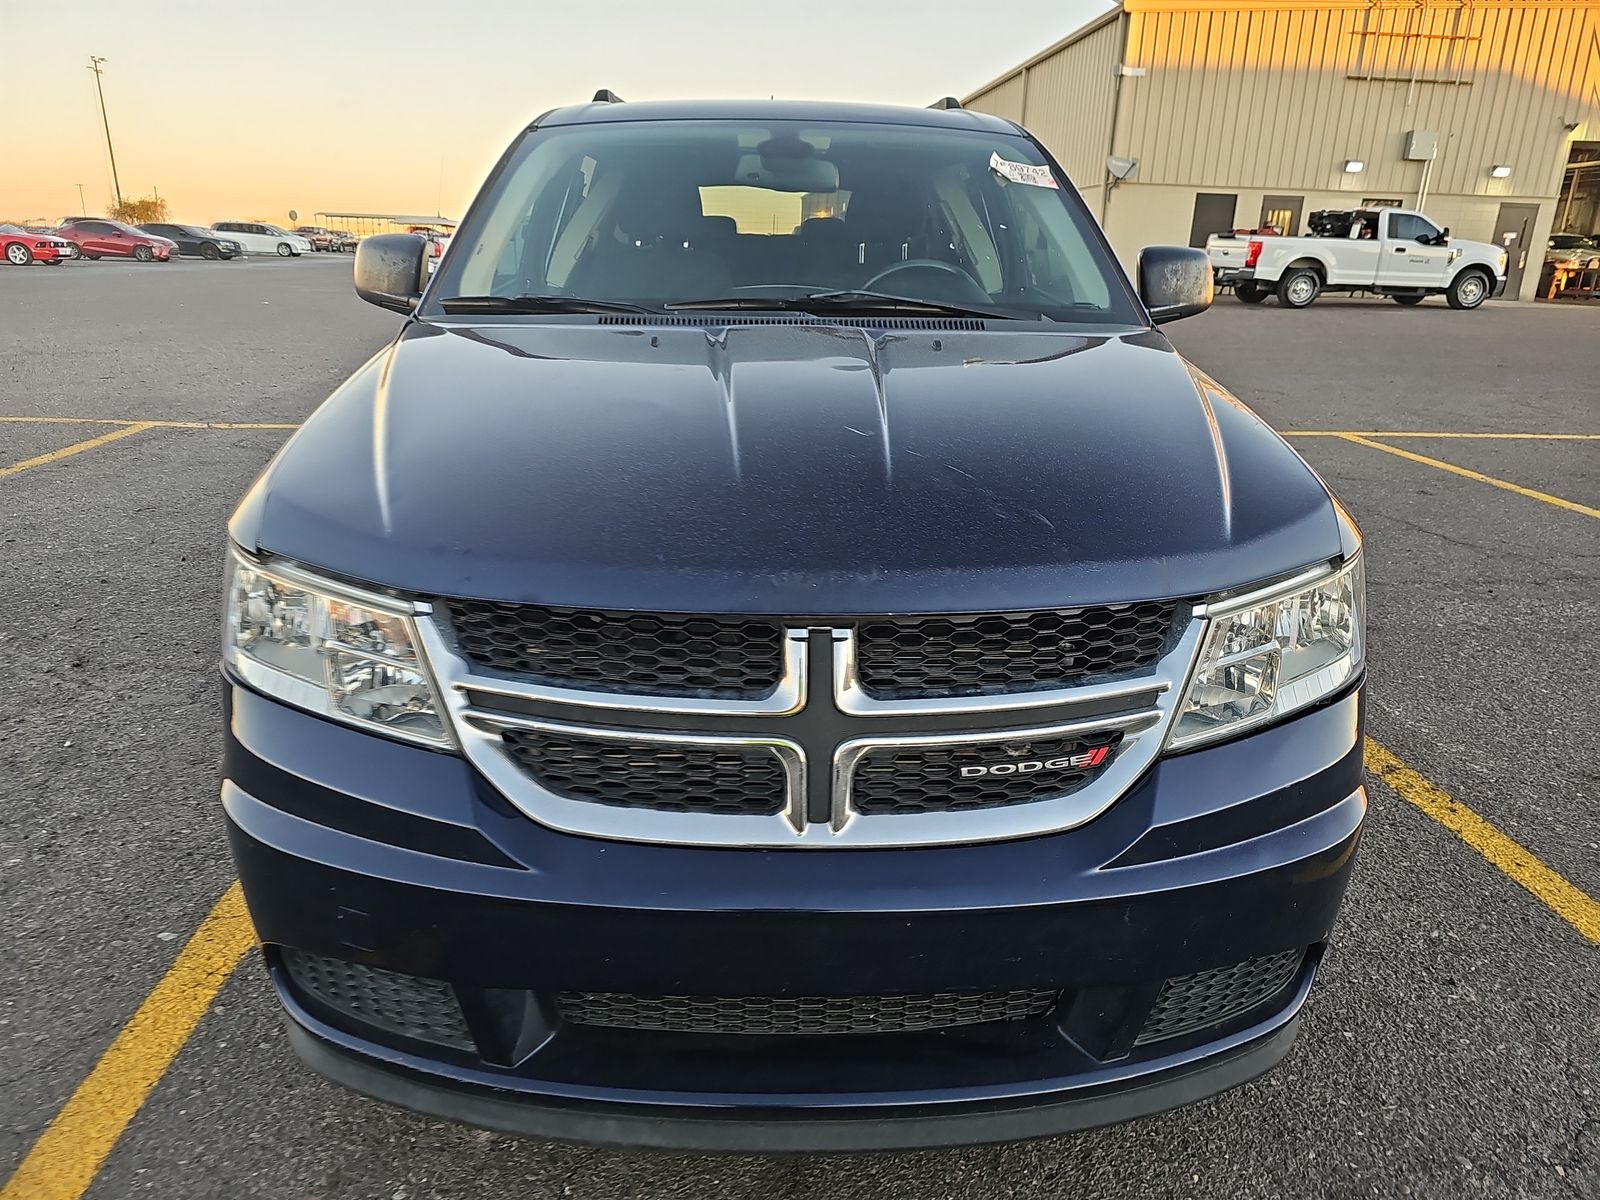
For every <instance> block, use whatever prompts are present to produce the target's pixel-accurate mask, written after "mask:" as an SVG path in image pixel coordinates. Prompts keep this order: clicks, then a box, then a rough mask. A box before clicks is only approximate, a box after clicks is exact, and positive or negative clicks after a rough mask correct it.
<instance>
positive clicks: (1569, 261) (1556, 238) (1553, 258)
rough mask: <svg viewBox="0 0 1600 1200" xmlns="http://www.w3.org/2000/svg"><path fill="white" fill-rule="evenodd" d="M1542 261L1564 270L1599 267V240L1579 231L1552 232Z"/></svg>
mask: <svg viewBox="0 0 1600 1200" xmlns="http://www.w3.org/2000/svg"><path fill="white" fill-rule="evenodd" d="M1544 261H1545V262H1546V263H1548V264H1550V265H1552V266H1555V267H1557V268H1559V269H1561V270H1565V271H1581V270H1584V269H1585V268H1588V267H1600V241H1596V240H1595V239H1594V238H1592V237H1589V236H1587V235H1585V234H1581V233H1552V234H1551V235H1550V241H1549V243H1548V246H1547V248H1546V250H1545V254H1544Z"/></svg>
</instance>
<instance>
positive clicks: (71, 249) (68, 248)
mask: <svg viewBox="0 0 1600 1200" xmlns="http://www.w3.org/2000/svg"><path fill="white" fill-rule="evenodd" d="M19 228H21V229H24V230H26V231H27V232H29V233H37V234H41V235H42V236H44V237H48V238H55V239H56V241H58V242H61V243H62V245H60V246H58V247H57V248H56V249H57V250H58V251H60V252H61V254H62V257H64V258H68V259H72V258H77V257H78V248H77V247H76V246H75V245H73V244H72V243H71V242H69V241H67V240H66V239H65V238H63V237H59V236H57V234H56V227H55V226H54V225H22V226H19Z"/></svg>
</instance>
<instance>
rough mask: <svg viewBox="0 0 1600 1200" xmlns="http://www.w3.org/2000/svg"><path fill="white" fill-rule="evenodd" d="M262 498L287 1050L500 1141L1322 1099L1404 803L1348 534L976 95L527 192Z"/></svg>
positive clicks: (668, 121) (254, 880)
mask: <svg viewBox="0 0 1600 1200" xmlns="http://www.w3.org/2000/svg"><path fill="white" fill-rule="evenodd" d="M430 265H431V264H430V259H429V257H428V255H427V250H426V247H425V245H424V243H423V241H422V240H421V239H419V238H415V237H409V236H406V235H395V236H385V237H373V238H368V239H366V240H365V241H363V242H362V243H361V247H360V249H359V251H358V255H357V261H356V288H357V290H358V292H360V293H361V295H362V296H363V297H365V298H366V299H369V300H372V301H374V302H375V303H378V304H381V305H384V306H386V307H389V308H392V309H396V310H398V311H401V312H403V313H405V314H406V321H405V324H404V326H403V327H402V328H401V330H400V332H399V334H398V336H397V337H396V338H395V340H394V341H393V343H391V344H390V345H389V346H387V347H386V348H385V349H384V350H383V351H382V352H380V353H379V354H378V355H377V356H376V357H374V358H373V359H372V360H371V361H370V362H368V363H367V364H366V365H365V366H364V367H362V368H361V369H360V370H359V371H357V372H356V373H355V375H353V376H352V377H351V378H350V379H349V381H348V382H346V383H345V384H344V385H343V386H341V387H340V388H339V389H338V390H337V391H336V392H335V393H334V394H333V395H332V397H330V398H329V399H328V401H327V402H326V403H325V404H323V405H322V406H321V407H320V408H319V409H318V410H317V411H316V413H314V414H313V415H312V416H311V418H310V419H309V420H308V421H307V422H306V423H305V425H304V427H303V428H302V429H301V430H300V431H299V432H298V433H297V434H296V435H295V436H294V437H293V438H292V439H291V440H290V441H289V442H288V444H287V445H285V446H284V448H283V449H282V451H281V452H280V453H279V454H278V455H277V457H276V458H275V459H274V460H273V461H272V463H271V464H270V465H269V466H268V468H267V469H266V471H265V472H264V473H263V474H262V476H261V478H260V479H258V480H257V481H256V483H255V485H254V486H253V487H252V488H251V489H250V491H249V493H248V494H247V495H246V496H245V498H244V500H243V502H242V503H241V504H240V506H239V508H238V511H237V512H236V513H235V514H234V517H233V520H232V523H231V526H230V532H231V535H232V543H233V545H232V551H231V554H230V559H229V568H228V583H227V603H226V624H225V635H224V649H223V659H224V669H225V676H226V679H225V689H224V690H225V710H224V715H225V722H226V727H227V738H226V760H225V764H224V776H223V783H222V803H223V806H224V808H225V810H226V813H227V819H228V824H229V830H230V834H231V837H232V843H233V851H234V855H235V857H236V859H237V861H238V866H239V872H240V876H241V878H242V880H243V883H244V889H245V894H246V896H247V897H248V900H249V905H250V911H251V914H252V916H253V917H254V919H255V924H256V928H257V930H258V931H259V934H260V937H261V940H262V943H263V946H264V952H265V958H266V963H267V967H268V969H269V970H270V972H271V976H272V980H273V982H274V984H275V985H276V987H277V990H278V995H279V997H280V998H281V1000H282V1002H283V1005H284V1007H285V1008H286V1009H287V1011H288V1015H289V1030H290V1036H291V1038H292V1040H293V1042H294V1045H295V1047H296V1049H297V1050H298V1051H299V1052H300V1054H301V1055H302V1056H303V1057H304V1058H305V1059H306V1060H307V1061H308V1062H309V1063H310V1064H311V1065H312V1066H314V1067H315V1068H316V1069H318V1070H319V1071H322V1072H324V1073H326V1074H327V1075H329V1076H331V1077H332V1078H334V1079H336V1080H339V1081H341V1082H343V1083H346V1084H348V1085H350V1086H351V1087H354V1088H356V1089H358V1090H360V1091H363V1092H367V1093H370V1094H372V1095H374V1096H378V1097H381V1098H383V1099H385V1100H389V1101H392V1102H395V1103H398V1104H402V1105H406V1106H408V1107H411V1108H414V1109H418V1110H421V1111H423V1112H427V1113H434V1114H440V1115H445V1116H449V1117H454V1118H458V1119H460V1120H463V1121H468V1122H472V1123H476V1124H479V1125H483V1126H488V1127H492V1128H498V1129H505V1130H514V1131H522V1132H526V1133H530V1134H536V1135H541V1136H549V1137H557V1138H570V1139H577V1140H584V1141H595V1142H607V1143H627V1144H639V1145H658V1146H683V1147H698V1148H724V1149H730V1148H731V1149H740V1148H742V1149H763V1150H770V1149H804V1148H830V1149H851V1148H865V1147H888V1146H902V1147H903V1146H924V1145H935V1144H946V1143H959V1142H973V1141H984V1140H996V1139H1005V1138H1017V1137H1029V1136H1034V1135H1040V1134H1047V1133H1053V1132H1058V1131H1062V1130H1070V1129H1077V1128H1083V1127H1086V1126H1089V1125H1093V1124H1099V1123H1104V1122H1109V1121H1116V1120H1121V1119H1124V1118H1128V1117H1135V1116H1139V1115H1142V1114H1147V1113H1152V1112H1156V1111H1159V1110H1162V1109H1165V1108H1169V1107H1171V1106H1173V1105H1177V1104H1182V1103H1185V1102H1187V1101H1191V1100H1195V1099H1197V1098H1200V1097H1203V1096H1206V1095H1209V1094H1211V1093H1214V1092H1217V1091H1220V1090H1222V1089H1224V1088H1228V1087H1231V1086H1233V1085H1236V1084H1238V1083H1241V1082H1243V1081H1244V1080H1247V1079H1250V1078H1252V1077H1254V1076H1256V1075H1259V1074H1260V1073H1262V1072H1263V1071H1265V1070H1267V1069H1268V1068H1270V1067H1271V1066H1273V1064H1275V1063H1277V1062H1278V1061H1279V1060H1280V1059H1281V1058H1282V1057H1283V1056H1284V1055H1285V1054H1286V1053H1287V1052H1288V1050H1289V1047H1290V1044H1291V1042H1292V1040H1293V1038H1294V1036H1295V1030H1296V1018H1297V1014H1298V1013H1299V1011H1300V1009H1301V1006H1302V1004H1303V1003H1304V1002H1305V999H1306V995H1307V992H1308V991H1309V989H1310V988H1311V984H1312V978H1313V976H1314V974H1315V972H1316V969H1317V963H1318V960H1319V958H1320V957H1321V955H1322V952H1323V948H1324V946H1325V944H1326V942H1327V939H1328V937H1329V933H1330V930H1331V929H1332V927H1333V923H1334V919H1335V916H1336V915H1337V912H1338V909H1339V905H1340V903H1341V900H1342V898H1343V895H1344V891H1345V885H1346V882H1347V880H1348V878H1349V873H1350V869H1351V862H1352V859H1353V857H1354V853H1355V848H1356V843H1357V840H1358V838H1359V836H1360V833H1361V828H1362V821H1363V818H1364V816H1365V812H1366V794H1365V791H1364V789H1363V782H1362V766H1361V749H1362V717H1363V707H1364V701H1363V690H1362V685H1363V679H1364V662H1363V650H1364V627H1363V607H1364V599H1363V586H1362V559H1361V540H1360V535H1359V533H1358V532H1357V529H1356V527H1355V525H1354V524H1353V523H1352V522H1351V520H1350V519H1349V518H1348V517H1347V516H1346V515H1345V513H1344V512H1343V510H1342V509H1341V508H1340V506H1339V504H1338V503H1337V502H1336V501H1335V500H1334V499H1333V497H1332V496H1331V495H1330V494H1329V492H1328V489H1327V487H1326V486H1325V485H1324V484H1323V483H1322V481H1321V480H1320V479H1318V478H1317V476H1316V475H1315V474H1314V473H1313V472H1312V471H1311V469H1310V468H1309V467H1307V466H1306V464H1305V463H1304V462H1302V461H1301V459H1300V458H1299V457H1298V456H1297V455H1296V454H1295V453H1294V452H1293V451H1292V450H1290V449H1289V447H1288V446H1287V445H1285V444H1284V442H1283V441H1281V440H1280V439H1279V438H1278V437H1277V436H1276V435H1275V434H1274V433H1273V432H1272V430H1270V429H1269V428H1267V426H1266V425H1265V424H1263V423H1262V421H1261V420H1260V419H1259V418H1257V417H1256V416H1255V415H1254V414H1253V413H1251V412H1250V411H1249V410H1248V409H1247V408H1245V407H1244V406H1243V405H1242V404H1240V403H1239V402H1238V401H1237V400H1235V399H1234V398H1233V397H1232V396H1230V395H1229V394H1228V393H1227V392H1225V391H1224V390H1223V389H1222V388H1221V387H1219V386H1218V385H1217V384H1216V383H1215V382H1213V381H1212V380H1211V379H1209V378H1207V377H1206V376H1205V375H1204V374H1203V373H1201V372H1200V371H1199V370H1197V369H1196V368H1195V367H1194V366H1192V365H1191V364H1189V363H1187V362H1185V361H1184V360H1183V359H1182V358H1181V357H1180V356H1179V355H1178V354H1177V353H1176V352H1175V351H1174V350H1173V348H1172V346H1171V345H1170V344H1169V343H1168V341H1167V340H1166V338H1165V337H1164V336H1163V335H1162V334H1161V333H1160V332H1158V330H1157V328H1156V326H1157V325H1159V324H1160V323H1161V322H1163V321H1166V320H1170V319H1173V318H1176V317H1181V316H1187V315H1190V314H1192V313H1195V312H1198V311H1200V310H1201V309H1203V308H1204V307H1205V306H1206V304H1207V303H1209V301H1210V297H1211V277H1210V268H1209V266H1208V265H1207V264H1206V261H1205V258H1204V255H1203V254H1202V253H1201V252H1199V251H1194V250H1189V249H1185V248H1171V247H1167V248H1161V247H1156V248H1152V249H1148V250H1146V251H1145V252H1144V253H1143V255H1142V256H1141V258H1140V260H1139V272H1138V273H1139V276H1140V280H1139V287H1138V290H1137V291H1135V290H1134V289H1133V288H1132V287H1130V285H1129V283H1128V281H1127V280H1126V278H1125V277H1124V276H1123V274H1122V272H1121V271H1120V270H1119V269H1118V267H1117V266H1116V265H1115V262H1114V260H1113V258H1112V256H1111V253H1110V251H1109V248H1108V247H1107V245H1106V243H1105V241H1104V239H1103V237H1102V236H1101V234H1100V232H1099V230H1098V229H1097V228H1096V226H1095V224H1094V222H1093V220H1092V219H1091V218H1090V216H1089V214H1088V213H1087V211H1086V210H1085V208H1084V205H1083V203H1082V201H1081V200H1080V198H1079V195H1078V193H1077V191H1076V190H1075V189H1074V188H1073V186H1072V185H1071V183H1070V182H1069V181H1068V180H1067V179H1066V177H1065V176H1064V175H1063V173H1062V172H1061V169H1060V167H1059V166H1058V165H1057V164H1056V163H1055V162H1054V161H1053V160H1052V159H1051V157H1050V156H1049V154H1048V153H1047V152H1046V151H1045V150H1044V148H1043V147H1042V146H1040V145H1039V144H1038V142H1036V141H1035V140H1033V139H1032V138H1031V137H1030V136H1029V135H1028V134H1027V133H1025V132H1024V131H1023V130H1021V129H1020V128H1018V127H1016V126H1015V125H1012V124H1010V123H1008V122H1005V121H1001V120H997V119H995V118H992V117H987V116H982V115H979V114H976V113H971V112H965V111H962V110H960V109H959V107H957V106H955V105H954V104H953V103H951V102H946V103H943V104H941V105H939V106H936V107H935V108H933V109H929V110H923V111H917V110H903V109H891V108H875V107H858V106H846V105H803V104H791V103H699V104H688V103H684V104H623V103H620V102H618V101H616V99H615V97H612V96H611V95H610V94H609V93H601V95H600V96H598V97H597V98H596V102H595V103H592V104H589V105H584V106H581V107H576V108H569V109H562V110H559V111H556V112H551V113H548V114H546V115H544V116H542V117H540V118H539V119H538V120H536V121H535V122H533V124H532V125H530V126H529V127H528V128H527V130H526V131H525V132H524V133H522V134H521V135H520V136H519V137H518V138H517V140H516V142H515V143H514V144H513V145H512V146H511V148H510V149H509V150H508V151H507V152H506V154H505V156H504V157H503V158H502V159H501V161H500V162H499V164H498V165H497V166H496V167H495V168H494V171H493V173H492V174H491V176H490V177H489V180H488V182H487V183H486V184H485V186H484V188H483V190H482V192H481V194H480V196H479V198H478V199H477V201H476V202H475V203H474V205H473V206H472V209H471V211H470V212H469V213H468V215H467V217H466V219H465V221H464V222H463V224H462V226H461V228H460V230H459V232H458V234H457V235H456V237H455V239H454V241H453V244H452V246H451V248H450V250H449V251H448V253H447V254H446V255H445V257H444V260H443V262H442V264H441V265H440V266H439V268H438V270H437V272H430Z"/></svg>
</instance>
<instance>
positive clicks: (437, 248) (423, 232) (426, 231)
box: [406, 225, 450, 271]
mask: <svg viewBox="0 0 1600 1200" xmlns="http://www.w3.org/2000/svg"><path fill="white" fill-rule="evenodd" d="M406 232H407V233H414V234H416V235H417V236H418V237H421V238H424V239H426V241H427V243H428V248H427V253H428V270H429V271H434V270H437V269H438V266H439V260H440V259H442V258H443V257H444V252H445V250H446V249H448V248H449V245H450V235H449V234H447V233H444V232H442V231H440V230H438V229H435V228H433V227H432V226H431V225H413V226H411V227H410V228H409V229H407V230H406Z"/></svg>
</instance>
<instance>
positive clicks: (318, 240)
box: [294, 225, 336, 251]
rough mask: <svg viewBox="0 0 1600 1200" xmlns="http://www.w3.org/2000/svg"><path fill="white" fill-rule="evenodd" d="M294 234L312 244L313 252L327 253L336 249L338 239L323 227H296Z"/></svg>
mask: <svg viewBox="0 0 1600 1200" xmlns="http://www.w3.org/2000/svg"><path fill="white" fill-rule="evenodd" d="M294 232H295V233H298V234H299V235H300V236H301V237H303V238H305V240H306V241H308V242H310V243H311V248H312V249H313V250H322V251H327V250H333V249H335V242H336V239H335V238H334V236H333V234H332V233H331V232H330V231H329V230H327V229H324V228H323V227H322V226H321V225H296V226H295V227H294Z"/></svg>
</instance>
